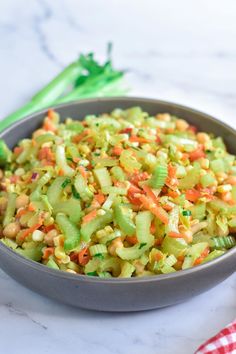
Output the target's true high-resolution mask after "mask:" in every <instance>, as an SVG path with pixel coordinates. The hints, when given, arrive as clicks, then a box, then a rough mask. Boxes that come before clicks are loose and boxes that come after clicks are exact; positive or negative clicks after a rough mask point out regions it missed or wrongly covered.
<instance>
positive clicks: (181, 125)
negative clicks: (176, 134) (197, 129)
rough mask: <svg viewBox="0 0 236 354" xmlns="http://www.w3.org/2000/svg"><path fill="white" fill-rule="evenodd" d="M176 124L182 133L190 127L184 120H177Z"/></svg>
mask: <svg viewBox="0 0 236 354" xmlns="http://www.w3.org/2000/svg"><path fill="white" fill-rule="evenodd" d="M175 124H176V128H177V129H178V130H180V131H181V132H184V131H185V130H187V129H188V127H189V124H188V123H187V122H186V121H185V120H183V119H177V120H176V122H175Z"/></svg>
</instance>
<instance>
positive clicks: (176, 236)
mask: <svg viewBox="0 0 236 354" xmlns="http://www.w3.org/2000/svg"><path fill="white" fill-rule="evenodd" d="M168 236H170V237H173V238H184V235H183V234H180V233H179V232H174V231H171V232H169V233H168Z"/></svg>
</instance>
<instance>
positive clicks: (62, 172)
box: [58, 168, 65, 176]
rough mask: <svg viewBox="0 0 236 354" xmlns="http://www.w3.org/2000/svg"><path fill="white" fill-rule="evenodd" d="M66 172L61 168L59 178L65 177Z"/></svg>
mask: <svg viewBox="0 0 236 354" xmlns="http://www.w3.org/2000/svg"><path fill="white" fill-rule="evenodd" d="M64 174H65V173H64V171H63V169H62V168H60V170H59V171H58V175H59V176H64Z"/></svg>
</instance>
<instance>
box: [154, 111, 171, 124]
mask: <svg viewBox="0 0 236 354" xmlns="http://www.w3.org/2000/svg"><path fill="white" fill-rule="evenodd" d="M156 117H157V119H159V120H163V121H164V122H170V120H171V116H170V114H169V113H159V114H157V116H156Z"/></svg>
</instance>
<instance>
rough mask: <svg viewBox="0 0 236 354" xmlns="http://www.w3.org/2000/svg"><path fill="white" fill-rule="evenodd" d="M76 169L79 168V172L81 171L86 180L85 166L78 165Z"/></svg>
mask: <svg viewBox="0 0 236 354" xmlns="http://www.w3.org/2000/svg"><path fill="white" fill-rule="evenodd" d="M78 170H79V172H80V173H81V175H82V176H83V177H84V179H86V180H87V178H88V173H87V171H86V169H85V167H84V166H78Z"/></svg>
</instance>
